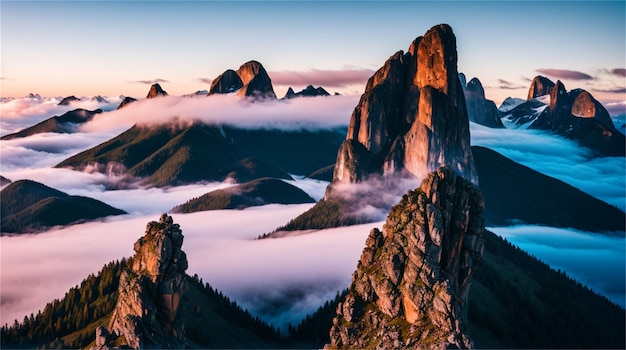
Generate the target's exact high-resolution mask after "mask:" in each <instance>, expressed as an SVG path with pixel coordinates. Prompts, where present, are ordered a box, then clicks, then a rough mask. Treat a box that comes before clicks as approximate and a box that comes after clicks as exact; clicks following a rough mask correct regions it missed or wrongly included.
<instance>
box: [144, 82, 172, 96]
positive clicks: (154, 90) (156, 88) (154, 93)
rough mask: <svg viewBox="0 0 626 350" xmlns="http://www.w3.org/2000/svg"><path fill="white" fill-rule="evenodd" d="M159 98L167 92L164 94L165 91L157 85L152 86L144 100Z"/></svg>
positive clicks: (165, 94)
mask: <svg viewBox="0 0 626 350" xmlns="http://www.w3.org/2000/svg"><path fill="white" fill-rule="evenodd" d="M159 96H167V92H165V90H163V89H162V88H161V85H159V84H158V83H156V84H152V86H151V87H150V91H148V95H147V96H146V98H155V97H159Z"/></svg>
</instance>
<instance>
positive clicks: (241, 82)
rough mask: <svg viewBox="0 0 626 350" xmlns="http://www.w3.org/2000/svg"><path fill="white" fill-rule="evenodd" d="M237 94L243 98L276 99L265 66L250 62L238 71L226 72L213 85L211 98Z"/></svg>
mask: <svg viewBox="0 0 626 350" xmlns="http://www.w3.org/2000/svg"><path fill="white" fill-rule="evenodd" d="M235 91H236V92H237V94H239V96H241V97H259V98H270V99H274V98H276V94H275V93H274V88H273V87H272V80H271V79H270V77H269V75H267V71H265V68H263V65H262V64H261V63H259V62H257V61H249V62H246V63H244V64H242V65H241V67H239V69H237V71H234V70H232V69H228V70H226V71H225V72H224V73H222V74H221V75H220V76H218V77H217V78H215V80H213V82H212V83H211V88H210V90H209V96H210V95H213V94H228V93H231V92H235Z"/></svg>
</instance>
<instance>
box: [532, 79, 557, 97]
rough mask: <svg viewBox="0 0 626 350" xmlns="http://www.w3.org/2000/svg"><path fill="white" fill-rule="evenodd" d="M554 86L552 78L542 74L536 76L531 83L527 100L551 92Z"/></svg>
mask: <svg viewBox="0 0 626 350" xmlns="http://www.w3.org/2000/svg"><path fill="white" fill-rule="evenodd" d="M554 86H555V85H554V83H553V82H552V80H550V79H548V78H546V77H543V76H541V75H538V76H536V77H535V78H534V79H533V81H532V82H531V83H530V89H528V98H527V100H530V99H533V98H536V97H539V96H543V95H548V94H550V92H551V91H552V89H553V88H554Z"/></svg>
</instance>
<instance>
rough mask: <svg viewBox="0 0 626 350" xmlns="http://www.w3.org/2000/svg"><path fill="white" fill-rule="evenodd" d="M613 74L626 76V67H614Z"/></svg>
mask: <svg viewBox="0 0 626 350" xmlns="http://www.w3.org/2000/svg"><path fill="white" fill-rule="evenodd" d="M611 74H614V75H617V76H618V77H626V68H613V69H611Z"/></svg>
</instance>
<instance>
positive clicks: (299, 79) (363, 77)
mask: <svg viewBox="0 0 626 350" xmlns="http://www.w3.org/2000/svg"><path fill="white" fill-rule="evenodd" d="M373 74H374V71H373V70H371V69H343V70H323V69H311V70H308V71H293V70H282V71H273V72H268V75H269V76H270V78H271V79H272V84H275V85H288V86H307V85H315V86H322V87H324V88H337V87H346V86H349V85H354V84H364V83H365V82H366V81H367V80H368V79H369V78H370V77H371V76H372V75H373Z"/></svg>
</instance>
